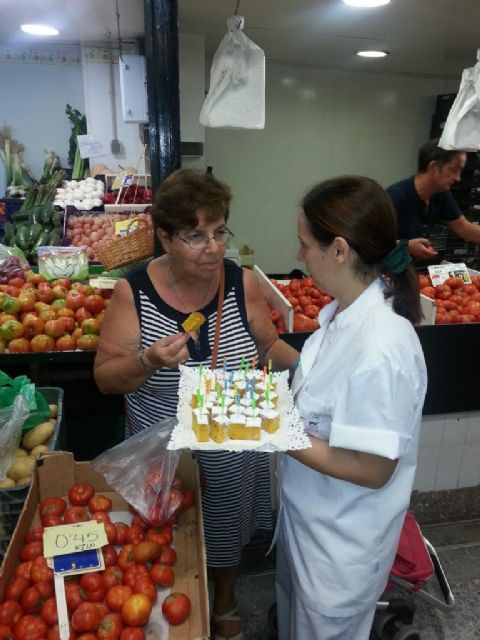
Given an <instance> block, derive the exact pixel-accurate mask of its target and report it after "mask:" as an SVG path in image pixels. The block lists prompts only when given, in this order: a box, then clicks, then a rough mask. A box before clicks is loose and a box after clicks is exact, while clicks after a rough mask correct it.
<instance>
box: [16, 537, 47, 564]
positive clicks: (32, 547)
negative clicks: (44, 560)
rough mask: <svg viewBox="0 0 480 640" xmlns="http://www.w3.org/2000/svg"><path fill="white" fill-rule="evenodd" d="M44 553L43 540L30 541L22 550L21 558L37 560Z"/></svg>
mask: <svg viewBox="0 0 480 640" xmlns="http://www.w3.org/2000/svg"><path fill="white" fill-rule="evenodd" d="M42 554H43V542H40V541H37V542H29V543H28V544H26V545H25V546H24V547H23V548H22V550H21V551H20V558H21V559H22V560H25V561H28V560H35V558H38V556H41V555H42Z"/></svg>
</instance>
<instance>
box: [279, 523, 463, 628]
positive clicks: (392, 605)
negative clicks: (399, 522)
mask: <svg viewBox="0 0 480 640" xmlns="http://www.w3.org/2000/svg"><path fill="white" fill-rule="evenodd" d="M434 574H435V576H436V578H437V581H438V584H439V587H440V590H441V593H442V599H440V598H438V597H437V596H436V595H434V594H433V593H431V592H428V591H426V589H425V588H424V587H425V585H426V583H427V581H428V580H429V579H430V578H431V577H432V576H433V575H434ZM405 592H406V593H405ZM402 594H403V595H402ZM389 596H391V597H389ZM416 598H419V599H421V600H424V601H425V602H427V603H428V604H430V605H432V606H434V607H437V608H439V609H442V610H444V611H446V610H449V609H451V608H452V607H453V606H454V605H455V598H454V596H453V593H452V590H451V589H450V585H449V583H448V580H447V576H446V575H445V572H444V570H443V567H442V565H441V563H440V560H439V558H438V555H437V552H436V551H435V549H434V547H433V545H432V544H430V542H429V541H428V540H427V539H426V538H424V537H423V535H422V532H421V531H420V527H419V526H418V523H417V521H416V520H415V518H414V516H413V514H412V513H411V512H410V511H409V512H407V515H406V516H405V522H404V524H403V528H402V532H401V534H400V541H399V544H398V549H397V554H396V556H395V562H394V563H393V566H392V569H391V571H390V577H389V583H388V585H387V588H386V590H385V592H384V594H383V596H382V599H381V600H379V601H378V602H377V611H376V613H375V619H374V622H373V626H372V634H371V638H372V639H373V638H375V640H421V639H422V636H421V633H420V631H418V629H416V628H415V627H414V626H413V621H414V617H415V610H416V606H415V599H416ZM268 623H269V627H270V633H271V636H270V637H271V638H272V640H273V639H275V638H276V637H277V612H276V603H274V604H273V605H272V606H271V607H270V609H269V611H268Z"/></svg>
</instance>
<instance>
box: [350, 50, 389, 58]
mask: <svg viewBox="0 0 480 640" xmlns="http://www.w3.org/2000/svg"><path fill="white" fill-rule="evenodd" d="M389 53H390V52H389V51H374V50H371V51H357V56H361V57H362V58H384V57H385V56H388V54H389Z"/></svg>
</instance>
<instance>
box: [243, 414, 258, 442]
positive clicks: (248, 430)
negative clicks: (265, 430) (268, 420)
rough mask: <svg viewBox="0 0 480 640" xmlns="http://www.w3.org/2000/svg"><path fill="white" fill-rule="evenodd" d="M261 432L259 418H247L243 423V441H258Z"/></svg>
mask: <svg viewBox="0 0 480 640" xmlns="http://www.w3.org/2000/svg"><path fill="white" fill-rule="evenodd" d="M261 430H262V420H261V418H247V422H246V423H245V440H260V432H261Z"/></svg>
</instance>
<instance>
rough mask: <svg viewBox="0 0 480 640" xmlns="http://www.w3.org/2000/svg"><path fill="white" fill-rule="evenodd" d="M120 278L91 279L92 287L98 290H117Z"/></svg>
mask: <svg viewBox="0 0 480 640" xmlns="http://www.w3.org/2000/svg"><path fill="white" fill-rule="evenodd" d="M118 280H119V278H112V277H109V276H98V278H90V286H91V287H95V288H96V289H115V285H116V284H117V282H118Z"/></svg>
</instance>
